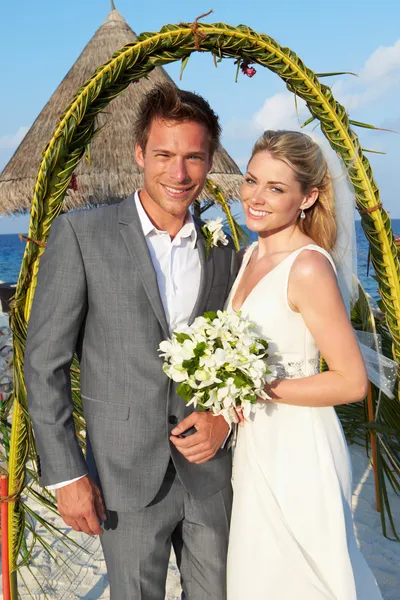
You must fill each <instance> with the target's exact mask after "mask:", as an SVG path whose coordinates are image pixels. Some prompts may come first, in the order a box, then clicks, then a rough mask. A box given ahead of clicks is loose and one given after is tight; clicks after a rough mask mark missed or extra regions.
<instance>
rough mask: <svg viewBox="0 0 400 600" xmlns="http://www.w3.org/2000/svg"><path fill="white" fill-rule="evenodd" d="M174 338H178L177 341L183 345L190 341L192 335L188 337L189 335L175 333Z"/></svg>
mask: <svg viewBox="0 0 400 600" xmlns="http://www.w3.org/2000/svg"><path fill="white" fill-rule="evenodd" d="M174 336H175V337H176V339H177V341H178V342H179V343H180V344H183V342H184V341H185V340H190V339H191V338H190V335H188V334H187V333H174Z"/></svg>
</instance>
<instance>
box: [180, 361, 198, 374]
mask: <svg viewBox="0 0 400 600" xmlns="http://www.w3.org/2000/svg"><path fill="white" fill-rule="evenodd" d="M197 366H198V362H197V361H196V360H195V359H194V358H192V359H191V360H184V361H183V362H182V367H183V368H184V369H186V371H187V372H188V373H189V375H193V374H194V372H195V371H196V369H197Z"/></svg>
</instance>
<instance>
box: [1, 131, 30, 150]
mask: <svg viewBox="0 0 400 600" xmlns="http://www.w3.org/2000/svg"><path fill="white" fill-rule="evenodd" d="M28 129H29V127H25V126H24V127H20V128H19V129H18V131H17V132H16V133H12V134H8V135H3V136H0V149H1V150H14V149H15V148H16V147H17V146H18V145H19V144H20V143H21V141H22V139H23V138H24V137H25V135H26V133H27V131H28Z"/></svg>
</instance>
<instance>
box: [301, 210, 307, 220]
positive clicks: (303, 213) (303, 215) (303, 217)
mask: <svg viewBox="0 0 400 600" xmlns="http://www.w3.org/2000/svg"><path fill="white" fill-rule="evenodd" d="M305 218H306V213H305V212H304V210H302V211H301V213H300V219H305Z"/></svg>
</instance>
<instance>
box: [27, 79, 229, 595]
mask: <svg viewBox="0 0 400 600" xmlns="http://www.w3.org/2000/svg"><path fill="white" fill-rule="evenodd" d="M135 135H136V139H137V140H138V143H137V145H136V160H137V163H138V164H139V165H140V166H141V167H143V169H144V185H143V189H141V190H139V191H138V192H135V193H134V194H133V195H132V196H130V197H129V198H127V199H126V200H124V201H123V202H121V204H119V205H111V206H107V207H102V208H99V209H93V210H86V211H78V212H74V213H67V214H65V215H62V216H60V217H59V218H57V219H56V220H55V222H54V223H53V225H52V228H51V233H50V236H49V240H48V243H47V248H46V251H45V253H44V255H43V257H42V259H41V264H40V270H39V277H38V283H37V288H36V293H35V299H34V302H33V307H32V313H31V318H30V322H29V328H28V337H27V345H26V353H25V379H26V386H27V392H28V405H29V412H30V416H31V419H32V423H33V427H34V431H35V438H36V445H37V452H38V470H39V476H40V481H41V484H42V485H44V486H48V487H50V488H53V489H56V495H57V502H58V508H59V511H60V513H61V516H62V517H63V519H64V521H65V523H66V524H67V525H69V526H71V527H72V528H73V529H75V530H76V531H83V532H86V533H88V534H92V535H93V534H101V533H102V536H101V540H102V545H103V550H104V556H105V560H106V563H107V570H108V575H109V580H110V587H111V597H112V599H113V600H131V599H135V600H139V599H142V600H164V595H165V580H166V574H167V568H168V559H169V554H170V547H171V542H172V545H173V547H174V550H175V553H176V557H177V563H178V566H179V569H180V573H181V578H182V586H183V590H184V593H185V595H186V597H187V598H188V599H189V600H203V599H213V600H224V598H225V597H226V589H225V564H226V553H227V542H228V530H229V519H230V511H231V501H232V491H231V484H230V479H231V455H230V452H229V451H228V450H227V449H226V448H225V446H224V443H225V440H226V437H227V434H228V426H227V424H226V422H225V421H224V419H223V418H222V417H214V416H213V415H212V414H210V413H198V412H192V409H191V408H187V407H186V405H185V402H184V401H183V400H182V398H180V397H178V396H177V395H176V393H175V385H174V384H172V383H171V381H170V380H169V379H168V378H167V376H166V375H165V374H164V373H163V371H162V360H161V359H160V357H159V355H158V352H157V348H158V346H159V343H160V342H161V341H162V340H163V339H165V338H167V337H169V336H170V334H171V332H172V331H174V330H176V329H179V328H182V327H185V326H186V325H187V324H188V323H189V324H190V323H191V322H192V321H193V319H194V318H195V317H197V316H198V315H201V314H202V313H203V312H205V311H211V310H216V309H219V308H222V307H223V305H224V302H225V299H226V297H227V294H228V292H229V289H230V287H231V284H232V280H233V277H234V275H235V252H234V250H233V249H232V248H231V247H229V246H226V247H221V248H220V247H214V248H212V250H211V252H210V254H209V256H208V259H206V256H205V239H204V236H203V234H202V232H201V229H200V226H199V224H198V223H197V221H194V220H193V218H192V216H191V214H190V212H189V207H190V205H191V204H192V203H193V201H194V200H195V199H196V198H197V197H198V196H199V194H200V192H201V191H202V189H203V186H204V183H205V179H206V176H207V173H208V171H209V170H210V168H211V164H212V157H213V152H214V150H215V149H216V147H217V145H218V143H219V136H220V126H219V123H218V118H217V116H216V115H215V113H214V112H213V111H212V109H211V108H210V106H209V104H208V103H207V102H206V101H205V100H204V99H203V98H202V97H200V96H198V95H196V94H192V93H190V92H185V91H181V90H178V89H176V88H175V87H173V86H172V85H170V84H167V85H163V86H158V87H157V88H155V89H153V90H152V91H151V92H150V93H149V94H148V95H147V96H146V97H145V98H144V101H143V102H142V105H141V106H140V109H139V116H138V120H137V124H136V127H135ZM110 298H112V305H110ZM75 352H76V353H77V355H78V358H79V361H80V365H81V395H82V403H83V410H84V414H85V418H86V425H87V455H86V458H85V457H84V456H83V454H82V451H81V448H80V446H79V443H78V440H77V437H76V435H75V429H74V421H73V418H72V408H73V405H72V399H71V382H70V375H69V368H70V365H71V361H72V358H73V355H74V353H75ZM193 431H194V433H192V432H193ZM103 498H104V504H103ZM101 521H105V523H104V532H102V529H101V527H100V522H101Z"/></svg>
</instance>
